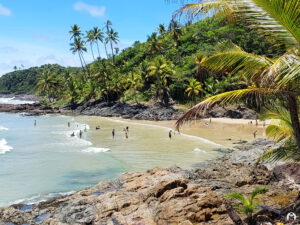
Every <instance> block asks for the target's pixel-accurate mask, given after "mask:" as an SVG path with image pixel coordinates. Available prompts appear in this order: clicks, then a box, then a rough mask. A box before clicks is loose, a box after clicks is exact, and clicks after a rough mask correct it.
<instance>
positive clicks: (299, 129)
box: [288, 95, 300, 152]
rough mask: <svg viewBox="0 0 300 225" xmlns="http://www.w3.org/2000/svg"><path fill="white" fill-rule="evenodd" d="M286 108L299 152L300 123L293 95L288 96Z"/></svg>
mask: <svg viewBox="0 0 300 225" xmlns="http://www.w3.org/2000/svg"><path fill="white" fill-rule="evenodd" d="M288 108H289V111H290V115H291V120H292V127H293V130H294V135H295V139H296V144H297V146H298V151H299V152H300V123H299V116H298V105H297V98H296V97H295V96H294V95H289V96H288Z"/></svg>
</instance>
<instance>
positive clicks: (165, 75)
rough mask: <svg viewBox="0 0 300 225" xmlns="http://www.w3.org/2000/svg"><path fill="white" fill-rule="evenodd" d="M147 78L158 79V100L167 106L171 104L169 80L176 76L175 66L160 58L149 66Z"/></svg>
mask: <svg viewBox="0 0 300 225" xmlns="http://www.w3.org/2000/svg"><path fill="white" fill-rule="evenodd" d="M148 70H149V72H148V74H147V76H146V77H147V78H150V77H155V79H156V96H155V97H156V99H158V98H160V99H161V100H162V102H163V103H164V104H165V105H168V104H169V89H168V80H169V79H171V78H172V76H173V75H174V74H175V71H174V70H173V65H171V64H170V63H169V62H168V61H167V60H166V59H165V58H164V57H162V56H158V57H156V58H155V59H154V61H153V62H151V63H150V64H149V67H148Z"/></svg>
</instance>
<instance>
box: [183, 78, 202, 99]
mask: <svg viewBox="0 0 300 225" xmlns="http://www.w3.org/2000/svg"><path fill="white" fill-rule="evenodd" d="M203 91H204V90H203V88H202V85H201V83H200V82H199V81H197V80H196V79H191V80H190V81H189V85H188V87H187V89H186V90H185V92H186V93H187V95H188V97H192V100H193V101H194V102H195V100H196V99H195V97H196V96H197V95H199V93H200V92H203Z"/></svg>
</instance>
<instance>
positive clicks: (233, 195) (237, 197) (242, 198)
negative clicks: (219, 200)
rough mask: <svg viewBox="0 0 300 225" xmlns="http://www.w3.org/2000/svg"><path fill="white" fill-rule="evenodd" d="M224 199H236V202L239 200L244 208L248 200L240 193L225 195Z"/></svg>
mask: <svg viewBox="0 0 300 225" xmlns="http://www.w3.org/2000/svg"><path fill="white" fill-rule="evenodd" d="M226 198H233V199H237V200H240V201H241V202H242V203H243V204H244V205H245V206H247V205H249V201H248V199H247V198H246V197H245V196H243V195H242V194H240V193H236V192H235V193H232V194H228V195H226Z"/></svg>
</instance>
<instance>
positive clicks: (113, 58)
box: [110, 41, 115, 64]
mask: <svg viewBox="0 0 300 225" xmlns="http://www.w3.org/2000/svg"><path fill="white" fill-rule="evenodd" d="M110 47H111V54H112V63H113V64H114V63H115V55H114V49H113V44H112V41H110Z"/></svg>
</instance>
